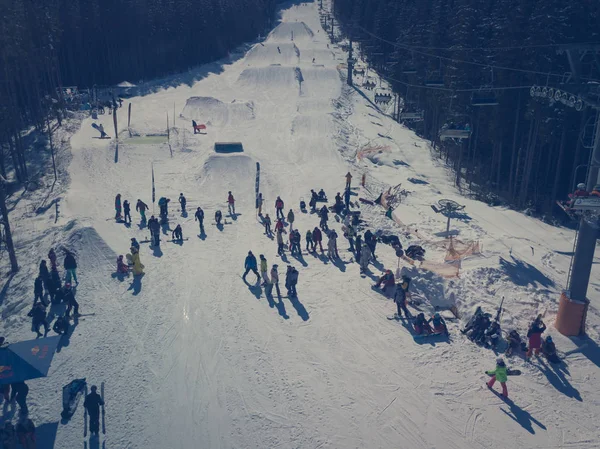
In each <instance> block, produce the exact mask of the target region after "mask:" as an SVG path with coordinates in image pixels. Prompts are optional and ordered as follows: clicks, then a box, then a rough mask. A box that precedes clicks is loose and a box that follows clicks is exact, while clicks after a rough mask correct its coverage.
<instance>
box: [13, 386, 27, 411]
mask: <svg viewBox="0 0 600 449" xmlns="http://www.w3.org/2000/svg"><path fill="white" fill-rule="evenodd" d="M28 393H29V387H28V386H27V384H26V383H25V382H15V383H14V384H11V393H10V402H12V401H14V400H16V401H17V404H19V407H20V408H21V414H22V415H26V414H27V413H28V409H27V394H28Z"/></svg>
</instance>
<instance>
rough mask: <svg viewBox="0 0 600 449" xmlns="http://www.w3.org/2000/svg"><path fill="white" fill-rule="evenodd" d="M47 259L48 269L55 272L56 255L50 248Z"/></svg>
mask: <svg viewBox="0 0 600 449" xmlns="http://www.w3.org/2000/svg"><path fill="white" fill-rule="evenodd" d="M48 259H49V260H50V269H51V270H56V253H55V252H54V248H50V251H48Z"/></svg>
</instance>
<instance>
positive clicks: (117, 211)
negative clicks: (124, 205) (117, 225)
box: [115, 193, 121, 221]
mask: <svg viewBox="0 0 600 449" xmlns="http://www.w3.org/2000/svg"><path fill="white" fill-rule="evenodd" d="M120 219H121V194H120V193H117V196H116V197H115V220H117V221H119V220H120Z"/></svg>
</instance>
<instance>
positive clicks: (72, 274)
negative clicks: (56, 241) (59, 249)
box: [63, 250, 79, 285]
mask: <svg viewBox="0 0 600 449" xmlns="http://www.w3.org/2000/svg"><path fill="white" fill-rule="evenodd" d="M65 253H66V254H65V260H64V262H63V266H64V267H65V271H66V274H65V282H71V279H72V280H74V281H75V285H79V281H78V280H77V271H76V270H77V261H76V260H75V255H74V254H73V253H72V252H71V251H67V250H65Z"/></svg>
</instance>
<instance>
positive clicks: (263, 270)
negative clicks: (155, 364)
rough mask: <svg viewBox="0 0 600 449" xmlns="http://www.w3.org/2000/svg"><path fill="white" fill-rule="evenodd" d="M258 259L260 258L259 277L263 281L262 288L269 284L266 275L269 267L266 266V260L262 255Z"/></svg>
mask: <svg viewBox="0 0 600 449" xmlns="http://www.w3.org/2000/svg"><path fill="white" fill-rule="evenodd" d="M259 257H260V275H261V277H262V280H263V286H266V285H267V284H269V276H268V275H267V271H268V270H269V266H268V265H267V259H265V255H264V254H261V255H260V256H259Z"/></svg>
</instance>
